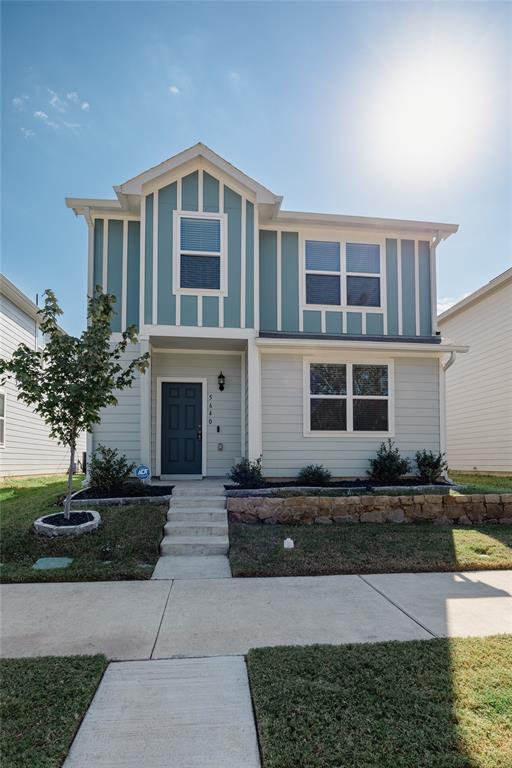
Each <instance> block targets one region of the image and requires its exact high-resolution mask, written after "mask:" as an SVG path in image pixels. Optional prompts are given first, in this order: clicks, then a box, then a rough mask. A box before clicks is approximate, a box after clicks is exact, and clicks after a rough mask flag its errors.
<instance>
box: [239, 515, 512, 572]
mask: <svg viewBox="0 0 512 768" xmlns="http://www.w3.org/2000/svg"><path fill="white" fill-rule="evenodd" d="M288 536H289V537H291V538H292V539H293V540H294V542H295V548H294V549H292V550H289V549H288V550H285V549H284V548H283V541H284V539H285V538H287V537H288ZM229 539H230V550H229V558H230V561H231V570H232V572H233V576H319V575H327V574H336V573H393V572H395V573H400V572H407V571H459V570H466V571H471V570H490V569H501V568H503V569H504V568H512V525H492V524H490V525H481V526H472V527H469V526H468V527H466V526H464V527H462V526H461V527H451V526H444V525H443V526H437V525H432V524H422V525H393V524H392V523H385V524H381V525H379V524H375V525H372V524H364V525H342V526H334V525H329V526H325V527H324V526H320V525H318V526H316V525H295V526H287V525H249V524H244V523H230V525H229Z"/></svg>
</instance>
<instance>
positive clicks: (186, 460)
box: [161, 382, 203, 475]
mask: <svg viewBox="0 0 512 768" xmlns="http://www.w3.org/2000/svg"><path fill="white" fill-rule="evenodd" d="M202 411H203V407H202V384H195V383H194V384H192V383H191V384H187V383H186V382H184V383H182V382H163V383H162V466H161V473H162V475H200V474H202V469H203V466H202V453H203V451H202V439H203V435H202V430H203V427H202Z"/></svg>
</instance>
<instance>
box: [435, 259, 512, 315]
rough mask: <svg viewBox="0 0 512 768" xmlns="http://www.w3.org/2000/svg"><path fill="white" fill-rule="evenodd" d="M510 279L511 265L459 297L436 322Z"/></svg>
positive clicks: (511, 276)
mask: <svg viewBox="0 0 512 768" xmlns="http://www.w3.org/2000/svg"><path fill="white" fill-rule="evenodd" d="M511 280H512V267H511V268H510V269H507V270H505V272H502V273H501V275H498V276H497V277H495V278H493V279H492V280H489V282H488V283H486V284H485V285H482V287H481V288H478V289H477V290H476V291H474V292H473V293H470V294H469V296H466V297H465V298H464V299H461V300H460V301H458V302H457V304H454V305H453V307H450V308H449V309H447V310H445V311H444V312H442V313H441V314H440V315H439V316H438V318H437V321H438V323H441V322H442V321H443V320H447V319H448V318H449V317H451V316H452V315H455V314H456V313H457V312H460V311H461V310H463V309H466V308H467V307H468V306H469V305H470V304H473V303H474V302H475V301H479V300H480V299H483V298H484V297H485V296H486V295H487V294H488V293H492V292H493V291H496V290H497V289H498V288H501V287H502V286H503V285H505V284H506V283H508V282H510V281H511Z"/></svg>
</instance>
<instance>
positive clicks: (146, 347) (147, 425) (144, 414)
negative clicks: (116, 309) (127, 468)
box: [140, 339, 156, 475]
mask: <svg viewBox="0 0 512 768" xmlns="http://www.w3.org/2000/svg"><path fill="white" fill-rule="evenodd" d="M150 351H151V345H150V343H149V339H140V354H141V355H143V354H144V353H145V352H150ZM140 460H141V463H142V464H146V465H147V466H148V467H150V468H151V474H152V475H154V474H155V472H156V467H152V466H151V360H150V363H149V368H147V369H146V373H144V374H141V377H140Z"/></svg>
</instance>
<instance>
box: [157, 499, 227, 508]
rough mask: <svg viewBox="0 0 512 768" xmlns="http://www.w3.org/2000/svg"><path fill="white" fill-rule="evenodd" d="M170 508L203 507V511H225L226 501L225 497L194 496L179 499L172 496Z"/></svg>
mask: <svg viewBox="0 0 512 768" xmlns="http://www.w3.org/2000/svg"><path fill="white" fill-rule="evenodd" d="M169 506H170V507H172V508H175V507H180V508H185V507H201V508H203V509H224V508H225V506H226V499H225V497H224V496H194V497H190V498H188V497H187V496H180V497H179V498H178V497H176V498H174V497H172V496H171V501H170V504H169Z"/></svg>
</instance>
